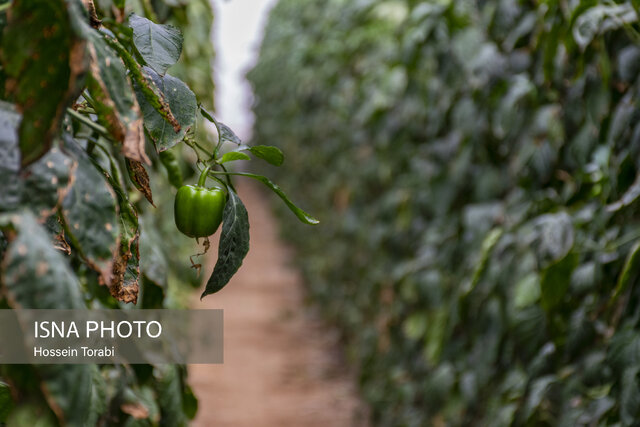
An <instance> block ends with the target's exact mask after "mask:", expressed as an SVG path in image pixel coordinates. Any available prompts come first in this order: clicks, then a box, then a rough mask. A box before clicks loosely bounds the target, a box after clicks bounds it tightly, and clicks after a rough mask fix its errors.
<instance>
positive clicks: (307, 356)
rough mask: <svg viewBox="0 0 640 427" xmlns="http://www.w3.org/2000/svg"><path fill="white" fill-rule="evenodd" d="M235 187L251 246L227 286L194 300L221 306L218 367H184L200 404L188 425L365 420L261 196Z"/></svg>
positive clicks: (328, 423) (355, 423) (330, 423)
mask: <svg viewBox="0 0 640 427" xmlns="http://www.w3.org/2000/svg"><path fill="white" fill-rule="evenodd" d="M239 190H240V191H239V193H240V197H241V198H242V200H243V201H244V203H245V205H246V207H247V210H248V211H249V222H250V224H251V250H250V251H249V255H248V256H247V258H246V259H245V262H244V265H243V266H242V268H241V269H240V271H239V272H238V273H237V274H236V276H235V277H234V278H233V280H232V281H231V283H229V285H228V286H227V287H226V288H225V289H223V290H222V291H221V292H220V293H219V294H216V295H212V296H210V297H208V298H205V300H204V301H203V302H202V303H200V302H199V301H198V302H194V305H193V306H194V308H222V309H224V310H225V312H224V322H225V324H224V329H225V330H224V334H225V338H224V340H225V342H224V346H225V347H224V360H225V362H224V364H222V365H192V366H190V367H189V378H190V382H191V385H192V387H193V389H194V391H195V394H196V396H197V397H198V399H199V401H200V410H199V412H198V416H197V418H196V420H195V423H194V425H195V426H207V427H208V426H215V427H217V426H234V427H243V426H251V427H260V426H265V427H270V426H274V427H275V426H278V427H280V426H284V427H286V426H305V427H313V426H318V427H320V426H322V427H328V426H331V427H333V426H336V427H341V426H364V425H366V424H364V423H363V422H362V420H364V419H365V416H364V415H363V414H364V412H363V409H362V405H361V404H360V403H359V400H358V398H357V397H356V391H355V386H354V382H353V378H352V377H351V376H350V375H349V374H348V372H347V371H346V370H345V368H344V363H342V362H341V361H340V357H339V354H340V353H339V351H338V348H337V344H336V340H335V335H334V334H332V333H331V332H329V331H328V330H327V329H326V328H324V327H322V325H321V324H320V323H319V321H318V320H317V319H314V318H313V316H311V315H310V314H309V309H308V308H307V307H305V306H304V304H303V295H302V283H301V279H300V277H299V276H298V274H297V273H296V271H295V270H294V269H292V268H291V267H290V266H289V256H288V254H287V251H286V249H285V247H284V246H283V244H282V243H281V242H280V241H279V240H278V238H277V229H276V224H275V221H274V218H273V217H272V216H271V213H270V211H269V210H268V209H267V204H266V200H264V194H263V193H261V192H260V191H259V190H258V189H257V188H256V187H254V186H251V185H244V186H242V187H241V188H240V189H239ZM292 220H295V218H293V217H292ZM212 242H213V240H212ZM215 242H217V238H216V239H215ZM214 246H215V247H217V243H215V245H214V244H212V249H214V248H213V247H214ZM212 252H213V253H212V254H211V255H212V257H211V261H212V262H213V261H215V255H216V254H215V250H213V251H212ZM212 267H213V266H212V265H210V266H209V268H208V271H205V273H210V272H211V270H212ZM206 277H208V275H207V276H206Z"/></svg>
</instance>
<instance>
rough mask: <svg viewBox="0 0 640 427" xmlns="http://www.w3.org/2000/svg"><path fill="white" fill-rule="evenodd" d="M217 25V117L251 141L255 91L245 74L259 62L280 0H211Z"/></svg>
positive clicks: (215, 29) (215, 31) (215, 71)
mask: <svg viewBox="0 0 640 427" xmlns="http://www.w3.org/2000/svg"><path fill="white" fill-rule="evenodd" d="M211 2H212V5H213V8H214V14H215V18H214V20H215V22H214V28H213V41H214V44H215V49H216V62H215V66H214V74H215V82H216V94H215V96H216V117H218V118H219V119H220V120H221V121H222V122H224V123H225V124H226V125H228V126H229V127H231V129H233V130H234V132H235V133H236V134H238V136H239V137H240V138H241V139H242V140H243V141H248V140H249V139H250V137H251V135H250V133H251V126H252V123H253V116H252V114H251V87H250V85H249V84H248V83H247V82H246V81H245V79H244V74H245V73H246V72H247V71H248V70H249V69H251V66H252V65H253V64H254V63H255V61H256V59H257V54H258V49H259V47H260V41H261V38H262V32H263V27H264V25H265V23H266V20H267V17H268V12H269V10H270V9H271V7H272V6H273V5H274V4H275V3H276V0H211Z"/></svg>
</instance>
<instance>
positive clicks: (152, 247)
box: [139, 217, 168, 289]
mask: <svg viewBox="0 0 640 427" xmlns="http://www.w3.org/2000/svg"><path fill="white" fill-rule="evenodd" d="M151 220H152V218H150V217H145V218H144V220H143V218H142V217H140V218H139V224H140V268H141V270H142V273H144V275H145V276H146V277H147V278H148V279H149V280H151V281H152V282H154V283H155V284H156V285H157V286H159V287H160V288H162V289H166V288H167V275H168V271H167V268H168V265H167V259H166V258H165V256H164V253H163V252H162V247H163V239H162V236H161V235H160V234H159V233H158V228H157V227H155V226H154V224H153V223H152V221H151Z"/></svg>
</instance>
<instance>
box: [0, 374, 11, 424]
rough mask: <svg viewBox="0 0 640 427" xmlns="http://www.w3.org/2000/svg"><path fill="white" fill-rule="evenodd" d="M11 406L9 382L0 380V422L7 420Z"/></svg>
mask: <svg viewBox="0 0 640 427" xmlns="http://www.w3.org/2000/svg"><path fill="white" fill-rule="evenodd" d="M12 408H13V399H12V398H11V389H10V388H9V384H6V383H3V382H2V381H0V423H4V422H6V421H7V417H8V416H9V412H11V409H12Z"/></svg>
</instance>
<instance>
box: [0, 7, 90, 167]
mask: <svg viewBox="0 0 640 427" xmlns="http://www.w3.org/2000/svg"><path fill="white" fill-rule="evenodd" d="M68 7H69V3H67V2H65V1H62V0H28V1H27V0H16V1H14V2H13V3H12V5H11V9H10V13H9V21H8V25H7V27H6V28H5V31H4V35H3V37H2V46H1V50H0V60H1V62H2V65H3V68H4V71H5V73H6V78H7V79H6V85H5V89H6V91H7V95H8V97H9V100H10V101H12V102H15V103H16V104H17V106H18V109H19V111H20V112H21V113H22V115H23V120H22V123H21V125H20V128H19V140H20V151H21V152H22V164H23V165H27V164H30V163H32V162H34V161H35V160H37V159H38V158H40V157H41V156H42V155H44V154H45V153H46V152H47V151H48V150H49V148H50V147H51V143H52V141H53V139H54V138H55V137H56V135H57V134H58V131H59V129H60V124H61V121H62V118H63V116H64V111H65V109H66V107H67V106H68V105H70V104H71V103H72V102H73V100H74V99H75V98H77V97H78V95H79V94H80V92H81V90H82V86H83V76H84V72H85V70H86V67H87V63H86V56H85V49H84V41H83V40H81V39H79V38H78V37H77V34H76V33H75V32H74V29H73V28H72V26H71V25H69V23H70V19H71V18H72V14H71V13H70V9H68Z"/></svg>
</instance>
